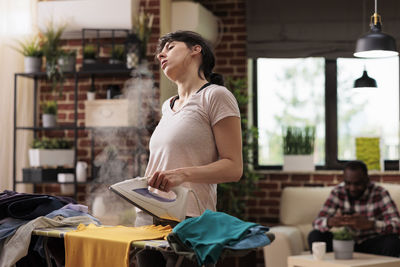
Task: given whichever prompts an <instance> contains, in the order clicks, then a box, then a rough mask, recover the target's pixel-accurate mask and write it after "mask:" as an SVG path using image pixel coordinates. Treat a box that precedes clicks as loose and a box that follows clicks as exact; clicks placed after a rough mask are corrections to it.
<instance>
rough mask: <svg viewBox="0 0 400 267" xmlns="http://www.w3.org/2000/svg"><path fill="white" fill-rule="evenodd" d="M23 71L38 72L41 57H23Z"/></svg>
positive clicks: (40, 67)
mask: <svg viewBox="0 0 400 267" xmlns="http://www.w3.org/2000/svg"><path fill="white" fill-rule="evenodd" d="M24 67H25V69H24V71H25V72H26V73H35V72H40V70H41V69H42V58H41V57H25V58H24Z"/></svg>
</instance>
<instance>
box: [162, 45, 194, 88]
mask: <svg viewBox="0 0 400 267" xmlns="http://www.w3.org/2000/svg"><path fill="white" fill-rule="evenodd" d="M191 52H192V50H191V49H189V48H188V47H187V46H186V44H185V43H184V42H179V41H172V42H169V43H166V44H165V45H164V47H163V49H162V50H161V52H160V53H159V54H158V55H157V59H158V60H159V61H160V65H161V69H162V70H163V71H164V74H165V75H166V76H167V77H168V78H169V79H170V80H172V81H175V80H176V79H177V78H178V75H182V74H183V73H185V71H187V69H188V65H189V64H190V63H191V62H192V57H191V56H190V54H191Z"/></svg>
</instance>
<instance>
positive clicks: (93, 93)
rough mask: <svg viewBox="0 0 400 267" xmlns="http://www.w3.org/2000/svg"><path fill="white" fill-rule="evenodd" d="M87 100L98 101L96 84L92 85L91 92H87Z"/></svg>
mask: <svg viewBox="0 0 400 267" xmlns="http://www.w3.org/2000/svg"><path fill="white" fill-rule="evenodd" d="M86 96H87V100H88V101H92V100H95V99H96V87H95V86H94V84H92V86H90V89H89V91H87V94H86Z"/></svg>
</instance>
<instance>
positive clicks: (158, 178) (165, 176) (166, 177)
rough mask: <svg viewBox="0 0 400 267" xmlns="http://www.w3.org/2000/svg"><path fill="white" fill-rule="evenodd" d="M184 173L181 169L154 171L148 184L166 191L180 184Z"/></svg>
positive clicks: (183, 179)
mask: <svg viewBox="0 0 400 267" xmlns="http://www.w3.org/2000/svg"><path fill="white" fill-rule="evenodd" d="M184 181H185V175H184V172H183V171H182V170H179V169H176V170H169V171H156V172H155V173H153V175H152V176H151V178H150V179H149V181H148V184H149V186H151V187H154V188H156V189H159V190H161V191H165V192H168V191H170V190H171V188H173V187H175V186H178V185H180V184H182V183H183V182H184Z"/></svg>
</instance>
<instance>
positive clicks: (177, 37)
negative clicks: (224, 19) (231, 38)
mask: <svg viewBox="0 0 400 267" xmlns="http://www.w3.org/2000/svg"><path fill="white" fill-rule="evenodd" d="M173 41H178V42H183V43H185V44H186V46H187V47H188V48H192V47H193V46H195V45H200V46H201V55H202V63H201V65H200V67H199V70H198V75H199V77H200V78H202V77H201V76H200V71H203V73H204V76H205V78H206V79H207V80H208V81H209V82H211V83H214V84H218V85H224V78H223V76H222V75H221V74H218V73H214V72H212V70H213V68H214V66H215V57H214V53H213V51H212V49H211V45H210V44H209V42H208V41H206V40H205V39H204V38H203V37H202V36H201V35H200V34H198V33H196V32H192V31H176V32H170V33H168V34H166V35H164V36H163V37H161V38H160V39H159V40H158V45H157V50H156V55H158V54H159V53H161V51H162V49H163V48H164V46H165V44H166V43H170V42H173Z"/></svg>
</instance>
